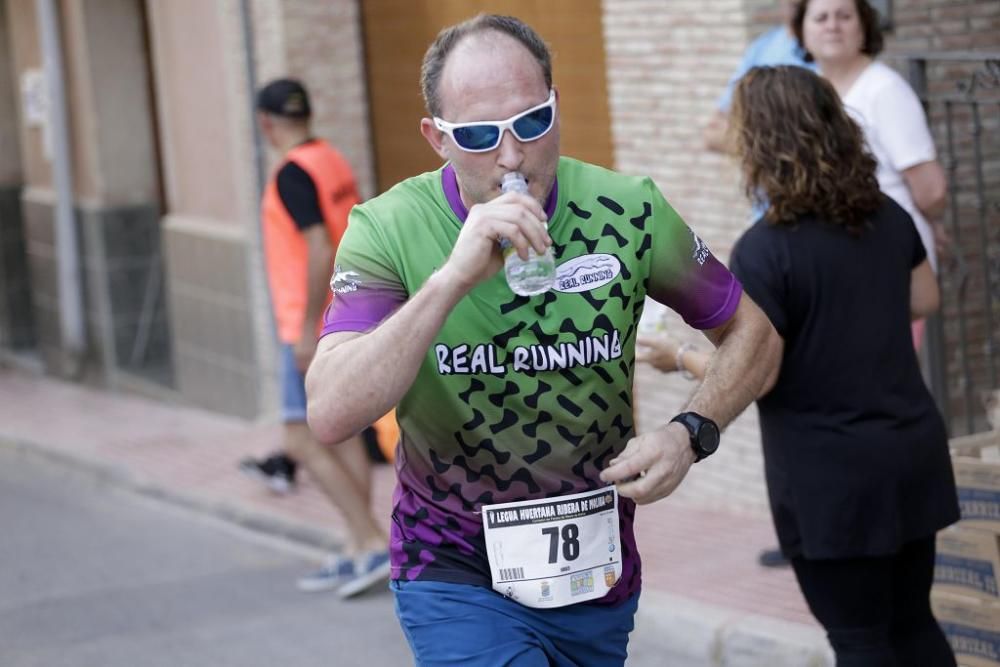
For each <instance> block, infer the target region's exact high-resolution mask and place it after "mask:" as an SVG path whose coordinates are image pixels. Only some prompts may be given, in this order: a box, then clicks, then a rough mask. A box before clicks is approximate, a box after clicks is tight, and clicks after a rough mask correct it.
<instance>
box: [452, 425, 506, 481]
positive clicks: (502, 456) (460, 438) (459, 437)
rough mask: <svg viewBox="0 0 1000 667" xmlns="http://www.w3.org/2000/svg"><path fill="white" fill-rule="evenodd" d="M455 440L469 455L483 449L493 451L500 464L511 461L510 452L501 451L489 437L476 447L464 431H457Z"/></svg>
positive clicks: (473, 454)
mask: <svg viewBox="0 0 1000 667" xmlns="http://www.w3.org/2000/svg"><path fill="white" fill-rule="evenodd" d="M455 442H457V443H458V446H459V447H461V448H462V451H463V452H465V455H466V456H468V457H473V456H476V455H477V454H478V453H479V451H480V450H482V451H487V452H490V453H492V454H493V458H494V459H496V462H497V463H499V464H500V465H504V464H506V463H507V461H510V452H501V451H500V450H499V449H497V448H496V447H495V446H494V445H493V441H492V440H491V439H489V438H485V439H483V440H482V441H480V442H479V443H478V444H477V445H476V446H475V447H470V446H469V445H468V444H467V443H466V442H465V436H464V435H463V434H462V432H461V431H456V432H455ZM439 472H440V471H439Z"/></svg>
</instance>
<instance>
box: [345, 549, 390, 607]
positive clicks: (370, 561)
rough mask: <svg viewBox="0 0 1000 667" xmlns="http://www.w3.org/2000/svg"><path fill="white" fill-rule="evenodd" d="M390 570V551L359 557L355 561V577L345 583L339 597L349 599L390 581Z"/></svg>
mask: <svg viewBox="0 0 1000 667" xmlns="http://www.w3.org/2000/svg"><path fill="white" fill-rule="evenodd" d="M390 568H391V563H390V562H389V552H388V551H371V552H369V553H367V554H362V555H361V556H358V557H357V558H355V559H354V576H353V577H351V578H348V579H346V580H345V581H344V584H343V585H342V586H341V587H340V589H339V590H338V591H337V595H338V596H339V597H340V598H342V599H347V598H350V597H354V596H355V595H358V594H360V593H364V592H365V591H367V590H369V589H370V588H371V587H372V586H375V585H376V584H379V583H385V582H387V581H389V570H390Z"/></svg>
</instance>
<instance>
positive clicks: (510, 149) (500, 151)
mask: <svg viewBox="0 0 1000 667" xmlns="http://www.w3.org/2000/svg"><path fill="white" fill-rule="evenodd" d="M522 162H524V150H523V147H522V146H521V142H520V141H518V140H517V137H515V136H514V133H513V132H511V131H510V130H506V131H505V132H504V133H503V136H502V137H501V138H500V145H499V146H497V165H498V166H500V167H503V168H504V169H505V170H506V171H517V170H518V169H520V167H521V163H522Z"/></svg>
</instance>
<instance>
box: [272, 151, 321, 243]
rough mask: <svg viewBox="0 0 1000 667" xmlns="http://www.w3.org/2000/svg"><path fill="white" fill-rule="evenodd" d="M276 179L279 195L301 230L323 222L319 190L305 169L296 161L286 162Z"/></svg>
mask: <svg viewBox="0 0 1000 667" xmlns="http://www.w3.org/2000/svg"><path fill="white" fill-rule="evenodd" d="M275 179H276V181H277V183H276V184H277V186H278V197H279V198H280V199H281V203H282V204H284V205H285V210H287V211H288V215H290V216H292V220H294V221H295V226H296V227H298V228H299V230H300V231H305V230H306V229H308V228H309V227H312V226H313V225H319V224H322V223H323V212H322V211H320V209H319V191H318V190H317V189H316V184H315V183H314V182H313V179H312V177H310V176H309V174H307V173H306V171H305V169H303V168H302V167H300V166H299V165H297V164H295V163H294V162H286V163H285V165H284V166H283V167H282V168H281V169H279V170H278V174H277V176H276V177H275Z"/></svg>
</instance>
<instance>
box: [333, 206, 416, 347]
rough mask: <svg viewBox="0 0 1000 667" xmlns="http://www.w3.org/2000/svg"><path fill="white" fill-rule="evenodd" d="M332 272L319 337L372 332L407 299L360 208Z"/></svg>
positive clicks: (393, 266) (374, 229)
mask: <svg viewBox="0 0 1000 667" xmlns="http://www.w3.org/2000/svg"><path fill="white" fill-rule="evenodd" d="M333 271H334V273H333V277H332V278H331V280H330V289H331V290H333V301H331V302H330V305H329V306H327V309H326V313H325V314H324V315H323V329H322V331H321V332H320V338H322V337H323V336H325V335H327V334H331V333H335V332H338V331H354V332H359V333H364V332H367V331H371V330H372V329H374V328H375V327H377V326H378V325H379V324H381V323H382V321H383V320H384V319H385V318H387V317H389V315H391V314H392V313H393V312H395V310H396V309H397V308H399V307H400V306H401V305H402V304H403V303H405V302H406V300H407V299H408V298H409V294H408V293H407V291H406V288H405V286H404V285H403V284H402V281H401V280H400V278H399V273H398V270H397V269H396V264H395V262H394V261H393V260H392V259H391V258H390V256H389V255H388V253H387V252H386V244H385V243H384V241H383V239H382V237H381V235H380V234H379V230H378V229H377V226H376V225H375V224H374V222H373V221H372V220H371V219H370V218H369V217H368V215H367V214H366V213H365V211H364V207H363V206H355V207H354V209H353V210H352V211H351V215H350V218H349V220H348V223H347V230H346V231H345V232H344V237H343V238H342V239H341V241H340V245H339V246H338V247H337V259H336V260H335V262H334V267H333Z"/></svg>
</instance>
